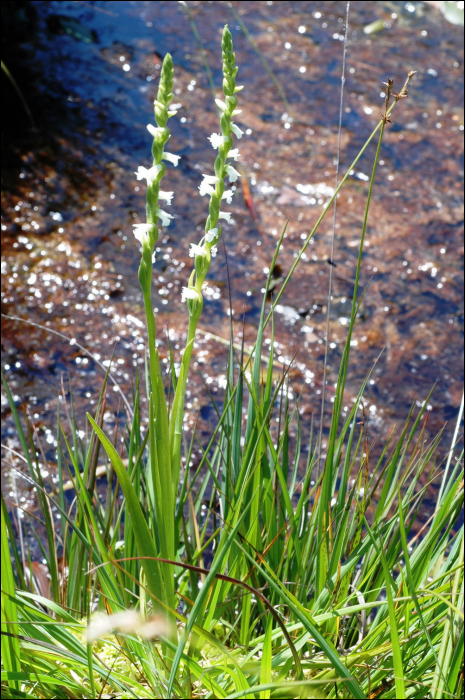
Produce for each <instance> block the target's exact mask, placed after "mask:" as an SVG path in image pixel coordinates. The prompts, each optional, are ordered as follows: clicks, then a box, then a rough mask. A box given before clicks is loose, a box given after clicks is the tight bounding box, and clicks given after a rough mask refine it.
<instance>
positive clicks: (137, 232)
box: [133, 224, 152, 245]
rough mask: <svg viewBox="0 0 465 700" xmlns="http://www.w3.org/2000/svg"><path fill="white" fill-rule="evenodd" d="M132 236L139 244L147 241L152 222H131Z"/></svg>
mask: <svg viewBox="0 0 465 700" xmlns="http://www.w3.org/2000/svg"><path fill="white" fill-rule="evenodd" d="M133 227H134V236H135V237H136V238H137V240H138V241H139V243H140V244H141V245H144V243H149V232H150V231H151V229H152V224H133Z"/></svg>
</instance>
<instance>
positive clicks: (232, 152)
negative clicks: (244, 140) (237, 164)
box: [227, 148, 241, 160]
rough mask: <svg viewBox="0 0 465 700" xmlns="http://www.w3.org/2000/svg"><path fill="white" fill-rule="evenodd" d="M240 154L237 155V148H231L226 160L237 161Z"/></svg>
mask: <svg viewBox="0 0 465 700" xmlns="http://www.w3.org/2000/svg"><path fill="white" fill-rule="evenodd" d="M240 155H241V154H240V153H239V149H238V148H231V150H230V151H229V153H228V156H227V157H228V158H232V159H233V160H237V159H238V158H239V156H240Z"/></svg>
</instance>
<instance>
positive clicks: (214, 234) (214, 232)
mask: <svg viewBox="0 0 465 700" xmlns="http://www.w3.org/2000/svg"><path fill="white" fill-rule="evenodd" d="M217 238H218V229H217V228H211V229H210V230H209V231H207V233H206V234H205V240H206V241H208V243H213V241H216V239H217Z"/></svg>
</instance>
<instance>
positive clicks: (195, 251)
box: [189, 243, 208, 258]
mask: <svg viewBox="0 0 465 700" xmlns="http://www.w3.org/2000/svg"><path fill="white" fill-rule="evenodd" d="M207 255H208V251H207V249H206V248H204V247H203V246H201V245H196V244H195V243H191V247H190V250H189V257H190V258H195V257H197V256H200V257H202V258H206V257H207Z"/></svg>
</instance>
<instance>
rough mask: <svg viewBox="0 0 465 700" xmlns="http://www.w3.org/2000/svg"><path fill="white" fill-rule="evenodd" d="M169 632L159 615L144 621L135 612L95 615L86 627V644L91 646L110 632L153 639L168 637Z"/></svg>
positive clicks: (165, 621) (165, 622)
mask: <svg viewBox="0 0 465 700" xmlns="http://www.w3.org/2000/svg"><path fill="white" fill-rule="evenodd" d="M169 631H170V628H169V624H168V621H167V620H166V619H165V618H164V617H162V616H161V615H153V616H152V617H150V618H149V619H148V620H144V619H143V618H142V617H141V616H140V615H139V614H138V613H137V612H136V611H135V610H122V611H121V612H118V613H115V614H114V615H96V616H95V617H94V618H93V619H92V620H91V622H90V624H89V625H88V627H87V642H88V644H91V643H92V642H94V641H95V640H96V639H99V638H100V637H105V636H106V635H107V634H111V633H112V632H113V633H115V634H137V635H138V636H139V637H142V638H143V639H154V638H155V637H166V636H168V634H169Z"/></svg>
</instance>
